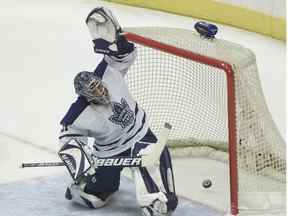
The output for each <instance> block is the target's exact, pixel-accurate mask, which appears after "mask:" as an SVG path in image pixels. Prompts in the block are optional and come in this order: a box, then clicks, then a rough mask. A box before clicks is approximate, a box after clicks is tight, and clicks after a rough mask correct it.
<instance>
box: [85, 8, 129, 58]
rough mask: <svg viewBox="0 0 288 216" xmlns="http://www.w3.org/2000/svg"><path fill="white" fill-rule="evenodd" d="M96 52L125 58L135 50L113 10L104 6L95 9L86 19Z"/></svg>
mask: <svg viewBox="0 0 288 216" xmlns="http://www.w3.org/2000/svg"><path fill="white" fill-rule="evenodd" d="M86 24H87V26H88V29H89V31H90V35H91V37H92V40H93V43H94V51H95V53H102V54H105V55H108V56H115V57H118V58H123V57H125V56H126V55H128V54H129V53H131V52H132V51H133V50H134V44H133V43H130V42H128V41H127V39H126V38H125V37H124V36H123V35H122V33H123V32H122V29H121V27H120V25H119V23H118V21H117V19H116V18H115V17H114V16H113V14H112V12H111V11H110V10H109V9H107V8H104V7H97V8H95V9H93V10H92V11H91V12H90V13H89V15H88V16H87V19H86Z"/></svg>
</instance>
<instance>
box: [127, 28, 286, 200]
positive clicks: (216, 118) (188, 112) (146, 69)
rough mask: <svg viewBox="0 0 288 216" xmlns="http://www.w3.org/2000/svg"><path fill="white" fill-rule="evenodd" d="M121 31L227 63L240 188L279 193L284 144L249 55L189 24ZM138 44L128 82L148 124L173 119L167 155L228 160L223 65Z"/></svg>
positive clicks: (154, 125)
mask: <svg viewBox="0 0 288 216" xmlns="http://www.w3.org/2000/svg"><path fill="white" fill-rule="evenodd" d="M127 31H129V32H133V33H135V34H137V35H140V36H143V37H147V38H150V39H153V40H155V41H159V42H161V43H164V44H168V45H172V46H174V47H176V48H180V49H185V50H188V51H192V52H193V53H196V54H200V55H203V56H208V57H211V58H214V59H216V60H220V61H224V62H227V63H229V64H230V65H231V66H232V67H233V70H234V71H233V72H234V81H235V92H233V94H234V95H235V98H236V110H235V113H236V126H237V132H236V134H237V137H235V140H237V144H236V145H237V158H238V162H237V167H238V180H237V182H238V187H239V194H246V193H251V194H255V193H256V194H258V193H267V192H275V193H278V192H279V193H280V194H281V195H280V196H282V195H283V194H282V193H281V192H283V193H284V191H285V186H286V184H285V182H286V179H285V175H286V158H285V154H286V150H285V143H284V141H283V139H282V138H281V136H280V135H279V132H278V130H277V128H276V127H275V124H274V122H273V120H272V118H271V115H270V113H269V111H268V109H267V106H266V104H265V100H264V96H263V93H262V89H261V84H260V80H259V77H258V72H257V66H256V60H255V56H254V54H253V53H252V52H251V51H250V50H248V49H245V48H243V47H241V46H239V45H237V44H234V43H231V42H228V41H224V40H218V39H214V40H207V39H203V38H201V37H200V36H199V35H197V34H195V33H193V32H192V31H188V30H181V29H170V28H151V27H150V28H129V29H127ZM137 47H138V58H137V60H136V62H135V64H134V65H133V66H132V67H131V69H130V72H129V73H128V75H127V81H128V85H129V88H130V90H131V92H132V94H133V96H134V97H135V98H136V99H137V101H138V102H139V104H140V105H141V106H142V107H144V109H145V110H146V112H147V113H148V116H149V118H150V122H151V124H152V129H153V131H154V132H155V133H156V134H158V133H159V131H160V129H161V127H162V126H163V124H164V122H166V121H167V122H169V123H170V124H172V125H173V130H172V133H171V136H170V140H169V141H168V145H169V146H170V148H171V149H178V150H177V151H174V153H173V154H174V155H176V156H193V157H195V156H201V157H202V156H204V157H209V158H213V159H218V160H221V161H226V162H228V155H227V152H228V134H229V129H228V109H234V108H233V107H228V104H227V81H226V79H227V77H226V74H225V73H224V71H223V70H221V69H217V68H215V67H213V66H211V65H209V64H208V63H207V64H203V63H199V62H196V61H191V60H189V59H186V58H182V57H178V56H175V55H173V54H170V53H167V52H163V51H159V50H156V49H152V48H148V47H146V46H143V45H139V44H138V45H137ZM215 150H216V151H215ZM284 194H285V193H284ZM239 200H241V199H239ZM239 202H240V201H239ZM239 206H241V203H239Z"/></svg>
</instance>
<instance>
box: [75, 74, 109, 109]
mask: <svg viewBox="0 0 288 216" xmlns="http://www.w3.org/2000/svg"><path fill="white" fill-rule="evenodd" d="M74 88H75V92H76V94H78V95H81V96H84V97H85V98H86V99H87V101H88V102H92V103H95V104H108V103H109V102H110V100H109V94H108V90H107V88H106V87H105V85H104V84H103V82H102V80H101V79H100V78H99V77H97V76H96V75H94V74H93V73H92V72H88V71H83V72H80V73H78V74H77V75H76V77H75V78H74Z"/></svg>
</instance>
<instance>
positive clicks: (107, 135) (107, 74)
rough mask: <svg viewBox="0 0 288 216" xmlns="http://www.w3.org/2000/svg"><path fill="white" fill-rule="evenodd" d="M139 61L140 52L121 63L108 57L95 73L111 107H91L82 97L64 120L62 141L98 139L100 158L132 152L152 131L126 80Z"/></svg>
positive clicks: (97, 151) (97, 146)
mask: <svg viewBox="0 0 288 216" xmlns="http://www.w3.org/2000/svg"><path fill="white" fill-rule="evenodd" d="M135 58H136V49H135V50H134V51H133V52H132V53H130V54H129V55H128V56H126V57H124V58H122V59H117V58H115V57H109V56H104V58H103V60H102V61H101V62H100V64H99V65H98V66H97V67H96V69H95V71H94V73H95V74H96V75H97V76H98V77H100V78H101V79H102V82H103V83H104V84H105V87H106V88H107V89H108V92H109V96H110V103H109V104H108V105H107V104H106V105H100V104H97V105H96V104H93V103H89V102H88V101H87V100H86V99H85V98H84V97H82V96H79V97H78V99H77V100H76V101H75V102H74V103H73V104H72V105H71V107H70V108H69V110H68V112H67V113H66V115H65V116H64V118H63V119H62V120H61V125H62V126H63V127H62V130H61V133H60V137H59V139H60V141H61V142H62V143H63V142H65V140H68V139H70V138H71V137H78V138H79V139H81V141H82V142H83V140H84V142H86V143H87V140H88V139H87V137H93V138H94V149H95V150H96V151H95V155H96V156H97V157H111V156H114V155H117V154H119V153H121V152H123V151H125V150H127V149H129V148H131V147H132V146H133V145H134V144H135V143H136V142H137V141H139V140H140V139H141V138H142V137H144V135H145V134H146V132H147V131H148V123H147V117H146V114H145V112H144V110H143V109H142V108H141V107H140V106H139V105H138V104H137V102H136V101H135V100H134V99H133V98H132V97H131V95H130V93H129V90H128V86H127V84H126V82H125V79H124V76H125V74H126V73H127V71H128V69H129V67H130V66H131V64H132V63H133V62H134V60H135Z"/></svg>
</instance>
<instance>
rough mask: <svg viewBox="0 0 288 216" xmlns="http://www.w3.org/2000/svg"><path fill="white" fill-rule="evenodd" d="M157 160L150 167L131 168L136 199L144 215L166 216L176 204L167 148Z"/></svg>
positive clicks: (176, 199)
mask: <svg viewBox="0 0 288 216" xmlns="http://www.w3.org/2000/svg"><path fill="white" fill-rule="evenodd" d="M159 161H160V164H158V165H157V164H155V165H154V166H151V167H140V168H133V174H134V181H135V185H136V195H137V200H138V203H139V204H140V206H141V208H142V213H143V215H144V216H167V215H170V214H171V213H172V212H173V211H174V210H175V209H176V207H177V205H178V198H177V196H176V193H175V185H174V177H173V170H172V164H171V158H170V154H169V150H168V148H165V149H164V150H163V152H162V154H161V157H160V159H159Z"/></svg>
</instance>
